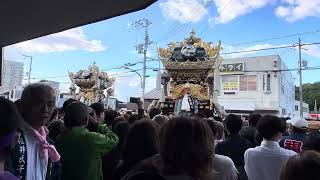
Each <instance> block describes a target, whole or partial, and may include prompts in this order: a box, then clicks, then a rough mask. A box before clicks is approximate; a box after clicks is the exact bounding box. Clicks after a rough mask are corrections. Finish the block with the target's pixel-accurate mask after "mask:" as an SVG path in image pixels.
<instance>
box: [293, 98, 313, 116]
mask: <svg viewBox="0 0 320 180" xmlns="http://www.w3.org/2000/svg"><path fill="white" fill-rule="evenodd" d="M302 108H303V109H302V111H303V118H305V119H308V118H309V104H307V103H305V102H303V103H302ZM294 116H297V117H300V101H295V106H294Z"/></svg>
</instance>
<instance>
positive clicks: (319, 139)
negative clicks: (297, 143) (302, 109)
mask: <svg viewBox="0 0 320 180" xmlns="http://www.w3.org/2000/svg"><path fill="white" fill-rule="evenodd" d="M307 150H313V151H317V152H319V153H320V135H310V136H308V137H307V139H306V141H305V142H304V143H303V145H302V151H307Z"/></svg>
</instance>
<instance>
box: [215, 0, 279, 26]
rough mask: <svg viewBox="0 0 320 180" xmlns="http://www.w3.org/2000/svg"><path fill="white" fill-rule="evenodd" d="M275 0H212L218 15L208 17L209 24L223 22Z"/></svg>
mask: <svg viewBox="0 0 320 180" xmlns="http://www.w3.org/2000/svg"><path fill="white" fill-rule="evenodd" d="M275 1H276V0H214V2H215V4H216V7H217V12H218V16H216V17H212V18H210V19H209V23H210V24H225V23H228V22H230V21H232V20H233V19H235V18H237V17H239V16H242V15H245V14H248V13H250V12H252V11H254V10H256V9H259V8H262V7H264V6H266V5H268V4H270V3H273V2H275Z"/></svg>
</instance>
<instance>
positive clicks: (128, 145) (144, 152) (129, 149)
mask: <svg viewBox="0 0 320 180" xmlns="http://www.w3.org/2000/svg"><path fill="white" fill-rule="evenodd" d="M158 153H159V132H158V127H157V125H156V124H155V123H154V122H152V121H151V120H140V121H137V122H135V123H134V124H133V125H132V126H131V127H130V130H129V133H128V136H127V139H126V142H125V144H124V147H123V150H122V157H123V161H124V162H125V163H126V164H128V165H129V166H131V165H134V164H136V163H137V162H140V161H142V160H143V159H146V158H148V157H151V156H153V155H155V154H158Z"/></svg>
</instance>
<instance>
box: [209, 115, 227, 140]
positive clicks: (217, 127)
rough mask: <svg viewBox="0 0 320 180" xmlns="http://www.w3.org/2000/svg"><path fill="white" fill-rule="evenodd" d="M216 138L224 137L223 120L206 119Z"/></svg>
mask: <svg viewBox="0 0 320 180" xmlns="http://www.w3.org/2000/svg"><path fill="white" fill-rule="evenodd" d="M206 121H207V123H208V125H209V127H210V129H211V131H212V133H213V136H214V137H215V139H217V140H221V139H224V126H223V124H222V122H219V121H213V120H206Z"/></svg>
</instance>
